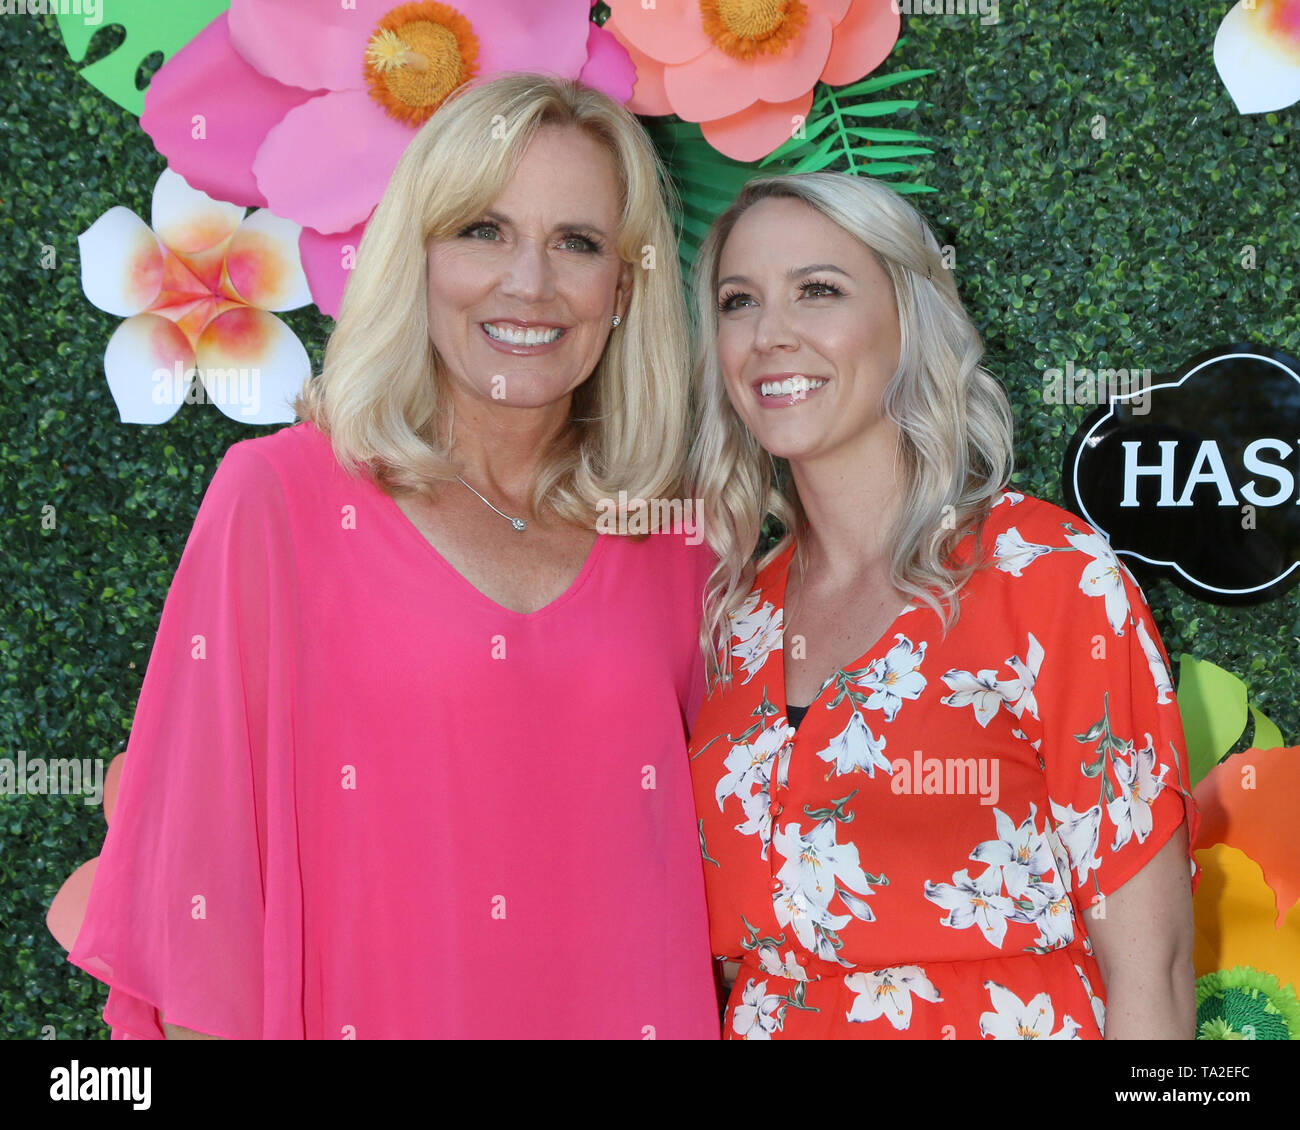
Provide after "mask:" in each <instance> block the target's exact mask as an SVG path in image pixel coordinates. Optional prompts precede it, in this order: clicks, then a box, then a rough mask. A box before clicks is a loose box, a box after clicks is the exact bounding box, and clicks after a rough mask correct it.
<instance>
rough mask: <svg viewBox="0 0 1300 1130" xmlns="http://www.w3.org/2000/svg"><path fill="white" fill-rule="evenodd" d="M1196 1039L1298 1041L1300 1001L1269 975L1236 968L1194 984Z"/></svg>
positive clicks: (1288, 986)
mask: <svg viewBox="0 0 1300 1130" xmlns="http://www.w3.org/2000/svg"><path fill="white" fill-rule="evenodd" d="M1196 1026H1197V1036H1196V1038H1197V1039H1198V1040H1300V1001H1297V999H1296V995H1295V990H1294V989H1292V988H1291V986H1290V985H1279V984H1278V981H1277V978H1276V977H1274V976H1273V975H1272V974H1271V973H1261V972H1260V971H1259V970H1258V969H1252V968H1251V967H1250V966H1249V965H1239V966H1237V967H1236V968H1233V969H1226V970H1223V971H1222V972H1218V973H1207V974H1206V975H1205V976H1204V977H1200V978H1198V979H1197V981H1196Z"/></svg>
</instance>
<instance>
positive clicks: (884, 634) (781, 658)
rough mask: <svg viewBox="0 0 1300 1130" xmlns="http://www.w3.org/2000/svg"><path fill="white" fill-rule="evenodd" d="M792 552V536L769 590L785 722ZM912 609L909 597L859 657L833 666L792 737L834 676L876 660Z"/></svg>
mask: <svg viewBox="0 0 1300 1130" xmlns="http://www.w3.org/2000/svg"><path fill="white" fill-rule="evenodd" d="M794 553H795V541H794V539H793V538H791V539H790V544H789V545H788V546H787V547H786V549H785V551H784V552H783V554H782V555H781V557H778V558H777V559H776V561H775V562H773V564H774V565H776V566H777V576H776V578H775V579H774V580H773V582H772V589H773V592H772V595H773V596H774V597H776V600H774V601H773V606H774V607H775V608H779V609H780V610H781V646H780V647H778V648H776V649H775V650H776V652H777V653H778V654H777V672H776V675H777V683H778V685H779V686H780V688H781V715H780V716H781V717H782V718H784V719H785V720H786V724H787V725H789V722H790V700H789V698H788V696H787V692H786V687H785V635H786V621H785V598H786V593H787V592H788V589H789V581H790V567H791V565H792V564H793V563H794ZM765 591H766V590H765ZM915 610H916V602H915V601H914V600H909V601H908V602H907V603H906V604H905V605H903V607H902V608H901V609H899V611H898V613H897V614H896V615H895V616H894V618H893V619H892V620H891V621H890V622H889V623H888V624H886V625H885V627H884V629H883V630H882V631H881V633H880V635H879V636H877V637H876V639H875V640H874V641H873V643H872V644H871V646H870V647H869V648H868V649H867V650H866V651H865V652H863V653H862V654H861V655H860V656H858V657H857V658H856V659H855V660H853V661H852V662H851V663H850V664H848V665H847V666H845V667H837V668H835V670H834V671H832V672H831V673H830V675H829V676H828V677H827V679H826V681H825V682H824V683H823V684H822V686H821V689H820V690H819V691H818V692H817V693H816V694H815V695H813V697H812V700H811V701H810V702H809V703H808V705H807V707H806V711H807V713H805V715H804V717H803V719H802V721H801V722H800V724H799V725H798V726H796V727H794V731H795V734H794V736H795V738H798V736H799V731H800V730H802V729H804V726H803V723H804V722H806V721H808V715H810V714H812V709H813V707H814V706H816V705H817V704H818V703H819V702H820V701H821V700H822V697H823V696H824V695H825V694H826V692H827V691H828V690H830V689H831V687H833V686H834V685H835V676H836V675H838V674H840V673H841V672H842V671H845V670H852V669H854V668H858V667H863V666H866V665H868V664H869V663H870V662H874V661H875V660H876V659H878V658H880V657H879V656H878V655H877V654H876V651H877V649H878V648H879V647H880V645H881V644H882V643H883V642H884V641H885V639H886V638H892V635H891V633H892V631H893V628H894V626H895V625H896V624H897V623H898V622H899V620H901V619H902V618H903V617H904V616H906V615H907V613H909V612H913V611H915ZM909 638H910V637H909ZM769 701H770V699H769Z"/></svg>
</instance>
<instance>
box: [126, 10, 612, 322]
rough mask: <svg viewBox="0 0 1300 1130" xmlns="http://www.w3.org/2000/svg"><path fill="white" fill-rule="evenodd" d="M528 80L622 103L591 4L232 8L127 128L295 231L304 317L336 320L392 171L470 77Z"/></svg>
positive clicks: (163, 73)
mask: <svg viewBox="0 0 1300 1130" xmlns="http://www.w3.org/2000/svg"><path fill="white" fill-rule="evenodd" d="M507 71H543V72H546V73H548V74H554V75H559V76H562V77H567V78H576V79H580V80H581V81H582V82H584V83H586V84H587V85H589V86H594V87H596V88H597V89H599V90H603V91H604V92H605V93H607V94H609V95H610V96H611V97H613V98H615V99H617V100H618V101H620V102H622V101H625V100H626V99H627V98H628V97H629V96H630V94H631V92H632V83H633V79H634V72H633V68H632V63H631V60H630V59H629V58H628V55H627V52H626V51H624V50H623V49H622V48H621V47H620V46H619V45H618V43H617V42H616V41H615V40H614V38H613V36H611V35H610V34H609V33H608V32H606V31H604V30H603V29H601V28H599V27H597V26H596V25H595V24H594V23H592V22H591V2H590V0H548V2H547V3H545V4H539V3H537V2H536V0H454V2H452V3H447V4H441V3H409V4H396V5H395V4H393V3H392V2H391V0H355V2H354V3H349V4H340V3H339V0H231V5H230V10H229V12H227V13H225V14H223V15H221V16H219V17H218V18H217V19H215V20H213V21H212V23H210V24H209V25H208V26H207V27H206V28H204V30H203V31H202V32H201V33H200V34H199V35H198V36H196V37H195V38H194V40H192V41H191V42H190V43H189V44H188V45H187V46H186V47H185V48H184V49H183V50H181V51H180V52H178V53H177V54H176V55H175V56H174V57H173V58H171V59H169V60H168V61H167V63H165V64H164V65H163V66H162V68H161V69H160V70H159V71H158V73H157V74H156V75H154V77H153V81H152V82H151V83H150V86H149V91H148V94H147V96H146V98H145V110H144V114H143V115H141V118H140V124H141V126H143V127H144V129H145V132H147V133H148V134H149V136H150V137H151V138H152V139H153V142H154V144H155V145H156V146H157V148H158V151H159V152H160V153H162V154H164V155H165V156H166V157H167V159H168V161H169V162H170V163H171V165H172V167H173V168H175V169H176V171H177V172H179V173H180V174H181V175H182V176H184V177H185V179H186V180H187V181H189V183H190V184H192V185H194V186H195V187H196V188H199V189H202V190H203V191H204V192H206V193H208V194H209V195H211V196H213V197H214V198H216V199H218V200H229V201H233V202H234V203H236V204H243V205H246V206H250V207H254V206H262V207H269V208H270V209H271V210H272V211H273V212H275V213H276V214H277V215H280V216H285V217H287V218H289V219H291V220H293V221H294V222H295V223H297V224H300V225H301V226H302V228H303V233H302V239H301V253H302V261H303V266H304V268H305V270H306V274H307V279H308V281H309V283H310V286H311V293H312V297H313V298H314V300H315V302H316V305H317V306H319V307H320V309H321V310H322V311H324V312H325V313H327V314H330V315H335V314H337V312H338V306H339V300H340V299H341V297H342V295H343V287H344V283H345V281H346V277H347V273H346V268H345V265H344V264H345V258H346V257H345V249H346V248H347V247H349V246H350V247H352V248H355V247H356V246H357V245H358V243H359V242H360V239H361V234H362V231H363V230H364V228H365V223H366V221H367V220H368V219H369V217H370V213H371V212H372V211H373V210H374V207H375V205H376V204H377V203H378V202H379V199H380V197H381V196H382V195H383V192H384V189H385V188H386V187H387V184H388V180H389V177H390V175H391V174H392V171H393V168H394V167H395V166H396V164H397V161H398V158H400V157H401V155H402V153H403V151H404V150H405V149H406V146H407V144H408V143H409V142H410V140H411V138H412V137H414V136H415V131H416V130H417V128H418V127H419V126H420V125H421V124H422V123H423V122H424V121H425V120H426V119H427V118H428V117H429V116H430V115H431V114H432V113H433V112H434V111H435V110H436V109H437V108H438V106H439V105H441V104H442V102H443V100H444V99H445V98H446V97H447V95H448V94H450V93H451V92H452V90H454V89H455V88H456V87H457V86H459V85H460V84H461V83H463V82H465V81H467V80H469V79H471V78H482V77H486V76H490V75H495V74H499V73H503V72H507Z"/></svg>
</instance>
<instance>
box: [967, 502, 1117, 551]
mask: <svg viewBox="0 0 1300 1130" xmlns="http://www.w3.org/2000/svg"><path fill="white" fill-rule="evenodd" d="M1013 530H1014V531H1016V532H1017V533H1019V534H1020V535H1021V536H1022V537H1023V538H1025V539H1026V540H1029V541H1041V542H1043V543H1044V544H1048V545H1064V544H1066V541H1065V539H1067V538H1069V537H1070V536H1072V535H1075V534H1094V535H1095V534H1097V531H1096V530H1095V529H1093V527H1092V526H1090V525H1089V524H1088V523H1087V522H1085V521H1084V520H1083V519H1082V518H1080V517H1079V516H1078V515H1077V514H1075V513H1073V512H1071V511H1069V510H1066V509H1065V508H1064V507H1063V506H1058V505H1056V504H1055V503H1052V502H1048V501H1046V500H1045V499H1042V498H1037V497H1035V496H1034V495H1032V494H1025V493H1023V492H1022V491H1013V490H1006V491H1003V492H1002V494H1001V495H1000V496H999V497H998V498H997V499H995V500H994V502H993V506H992V508H991V509H990V510H989V513H988V516H987V517H986V518H985V520H984V524H983V527H982V531H981V535H982V538H983V540H985V541H986V542H987V541H988V540H989V535H990V534H992V535H995V536H1000V535H1002V534H1006V533H1008V532H1010V531H1013Z"/></svg>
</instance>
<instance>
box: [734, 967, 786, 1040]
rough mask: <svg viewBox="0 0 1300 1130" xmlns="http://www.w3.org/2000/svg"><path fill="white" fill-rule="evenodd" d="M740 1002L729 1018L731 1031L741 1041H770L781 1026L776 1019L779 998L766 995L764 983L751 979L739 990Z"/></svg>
mask: <svg viewBox="0 0 1300 1130" xmlns="http://www.w3.org/2000/svg"><path fill="white" fill-rule="evenodd" d="M740 1000H741V1003H740V1004H738V1005H736V1007H735V1010H734V1011H733V1013H732V1016H731V1028H732V1031H734V1032H735V1033H736V1035H737V1036H739V1037H740V1038H741V1039H742V1040H770V1039H771V1038H772V1033H773V1032H775V1031H776V1030H777V1029H778V1028H780V1026H781V1023H780V1021H779V1020H777V1017H776V1010H777V1008H778V1007H779V1006H780V1004H781V998H780V997H777V996H770V995H769V994H768V991H767V982H766V981H757V982H756V981H755V980H754V979H753V978H752V977H751V978H750V979H749V980H747V981H746V982H745V987H744V989H743V990H741V994H740Z"/></svg>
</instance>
